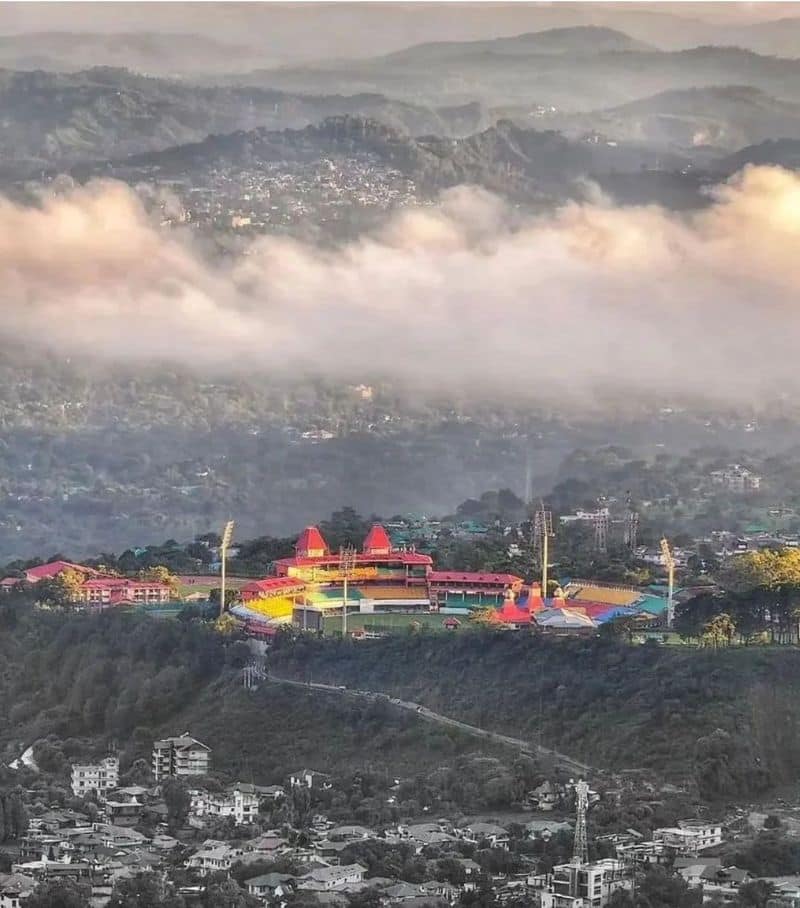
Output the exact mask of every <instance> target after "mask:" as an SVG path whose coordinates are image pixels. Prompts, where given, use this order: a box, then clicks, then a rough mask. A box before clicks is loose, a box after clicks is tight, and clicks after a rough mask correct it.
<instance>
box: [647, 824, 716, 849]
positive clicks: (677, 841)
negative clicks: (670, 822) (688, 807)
mask: <svg viewBox="0 0 800 908" xmlns="http://www.w3.org/2000/svg"><path fill="white" fill-rule="evenodd" d="M653 841H654V842H660V843H662V844H663V845H664V846H666V847H667V848H672V849H673V850H674V851H675V853H676V854H679V855H682V856H685V857H692V856H694V855H696V854H698V853H699V852H701V851H705V850H706V849H707V848H715V847H716V846H717V845H721V844H722V842H723V838H722V826H721V825H720V824H719V823H708V822H706V821H704V820H678V825H677V826H672V827H664V828H662V829H656V830H654V831H653Z"/></svg>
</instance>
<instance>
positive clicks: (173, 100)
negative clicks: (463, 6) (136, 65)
mask: <svg viewBox="0 0 800 908" xmlns="http://www.w3.org/2000/svg"><path fill="white" fill-rule="evenodd" d="M0 110H2V124H3V129H2V131H0V161H2V166H3V168H4V170H5V171H6V172H8V171H14V170H15V169H17V170H19V169H23V170H24V169H29V170H30V169H33V168H41V167H51V166H54V165H55V166H68V165H70V164H74V163H76V162H78V161H87V160H103V159H106V158H110V157H114V158H116V157H121V156H124V155H127V154H136V153H140V152H146V151H151V150H157V149H162V148H169V147H173V146H176V145H183V144H186V143H190V142H196V141H199V140H202V139H204V138H205V137H206V136H208V135H209V134H210V133H224V132H232V131H234V130H237V129H252V128H255V127H258V126H267V127H271V128H275V129H283V128H287V127H294V128H297V127H302V126H304V125H306V124H308V123H312V122H318V121H319V120H321V119H324V118H325V117H328V116H331V115H338V114H350V113H356V114H360V115H365V116H370V117H375V118H378V119H380V120H381V121H382V122H384V123H387V124H389V125H391V126H393V127H395V128H397V129H400V130H404V131H408V132H410V133H413V134H421V133H436V134H439V135H444V136H450V135H464V134H467V133H471V132H474V131H476V130H477V129H480V128H481V127H482V126H485V125H486V124H487V122H488V120H487V116H486V113H485V111H484V110H483V109H482V108H481V107H480V106H479V105H478V104H475V103H473V104H466V105H460V106H455V107H449V108H448V107H445V108H442V109H440V110H432V109H428V108H425V107H422V106H419V105H414V104H409V103H405V102H403V101H394V100H390V99H388V98H386V97H384V96H381V95H376V94H361V95H358V96H355V97H344V96H328V95H318V96H313V95H305V96H299V95H295V94H288V93H285V92H280V91H272V90H270V89H263V88H250V87H235V86H223V87H220V86H198V85H194V84H190V83H186V82H181V81H175V80H166V79H156V78H149V77H145V76H140V75H136V74H133V73H131V72H129V71H127V70H123V69H117V68H110V67H95V68H94V69H91V70H87V71H82V72H77V73H47V72H42V71H36V72H11V71H8V70H5V71H0Z"/></svg>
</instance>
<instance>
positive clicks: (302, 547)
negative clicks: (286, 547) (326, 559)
mask: <svg viewBox="0 0 800 908" xmlns="http://www.w3.org/2000/svg"><path fill="white" fill-rule="evenodd" d="M294 550H295V553H296V554H297V557H298V558H322V557H323V556H325V555H329V554H330V549H329V548H328V543H327V542H325V537H324V536H323V535H322V533H320V531H319V529H318V528H317V527H306V528H305V529H304V530H303V532H302V533H301V534H300V536H299V537H298V539H297V544H296V545H295V547H294Z"/></svg>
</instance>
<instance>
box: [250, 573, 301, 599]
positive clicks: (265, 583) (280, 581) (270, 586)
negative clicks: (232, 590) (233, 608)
mask: <svg viewBox="0 0 800 908" xmlns="http://www.w3.org/2000/svg"><path fill="white" fill-rule="evenodd" d="M304 588H305V584H304V583H303V582H302V581H301V580H296V579H295V578H294V577H265V578H264V579H263V580H251V581H250V583H245V585H244V586H243V587H241V589H240V590H239V594H240V595H241V597H242V599H257V598H258V597H259V596H263V595H267V596H269V595H271V594H278V593H282V592H288V591H289V590H302V589H304Z"/></svg>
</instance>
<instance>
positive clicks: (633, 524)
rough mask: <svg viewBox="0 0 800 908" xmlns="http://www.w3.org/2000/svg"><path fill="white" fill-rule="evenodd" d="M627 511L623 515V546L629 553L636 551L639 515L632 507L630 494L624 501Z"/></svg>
mask: <svg viewBox="0 0 800 908" xmlns="http://www.w3.org/2000/svg"><path fill="white" fill-rule="evenodd" d="M625 503H626V505H627V511H626V513H625V546H626V547H627V548H628V549H629V550H630V551H631V552H633V551H635V550H636V537H637V535H638V533H639V514H638V512H637V511H636V509H635V508H634V506H633V500H632V499H631V493H630V492H628V494H627V497H626V499H625Z"/></svg>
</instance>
